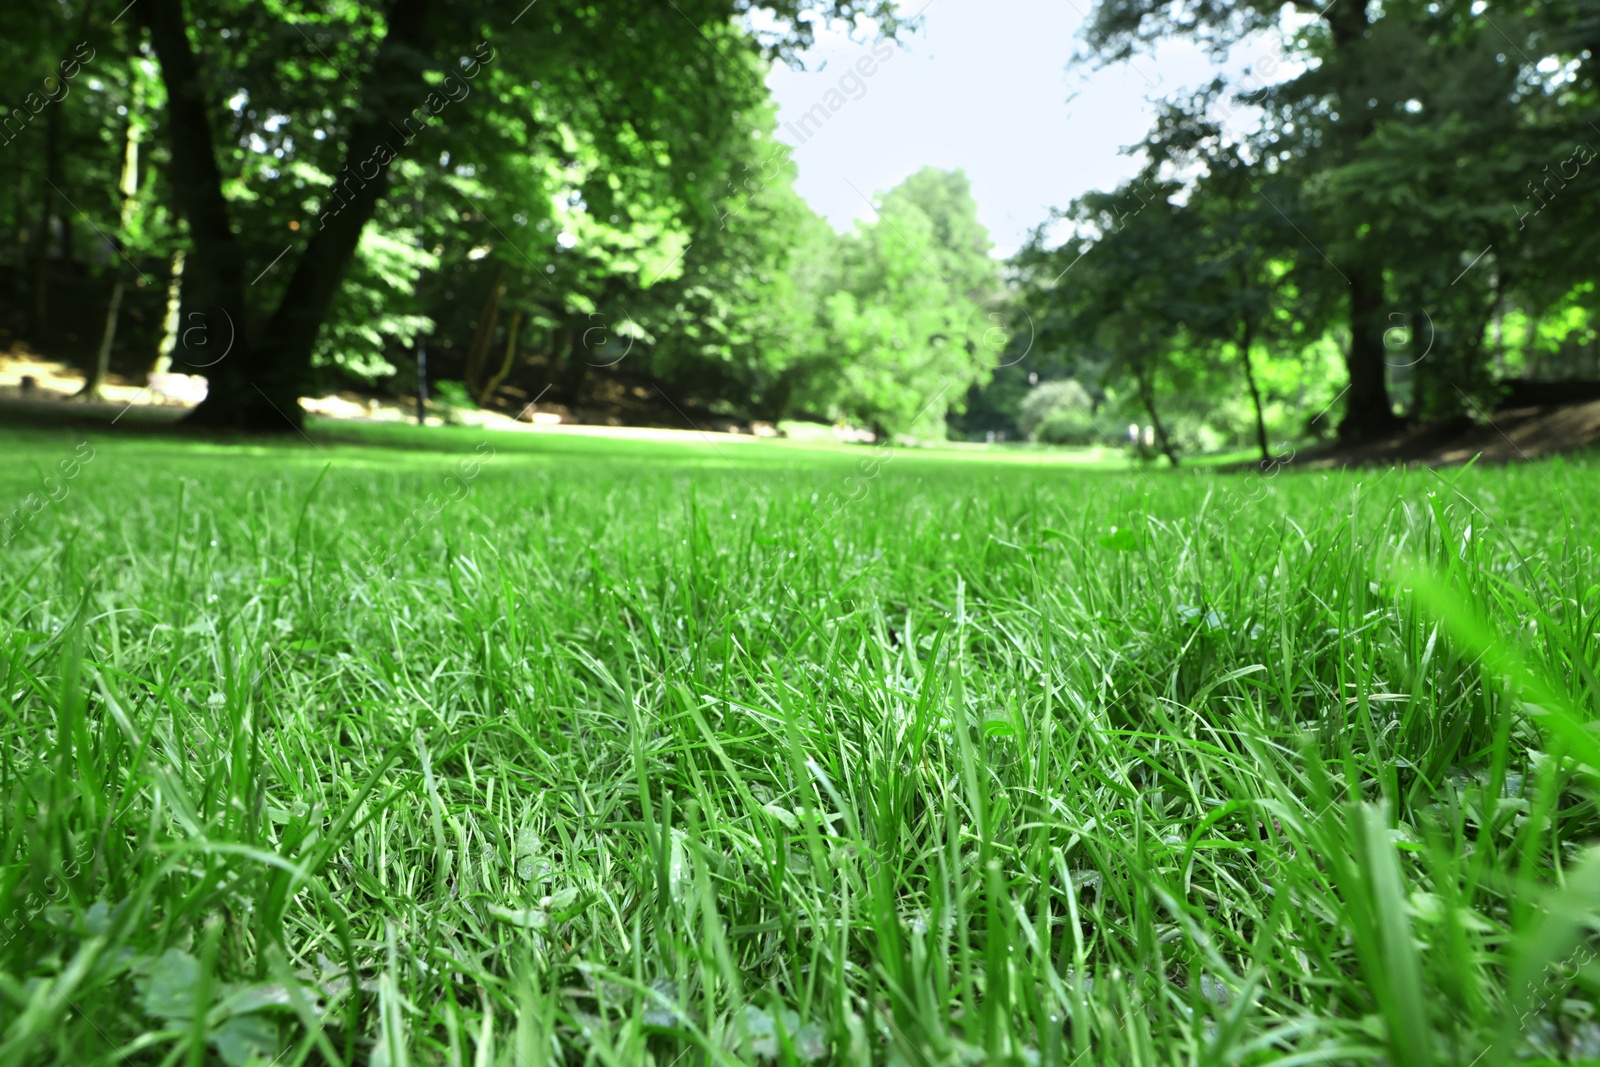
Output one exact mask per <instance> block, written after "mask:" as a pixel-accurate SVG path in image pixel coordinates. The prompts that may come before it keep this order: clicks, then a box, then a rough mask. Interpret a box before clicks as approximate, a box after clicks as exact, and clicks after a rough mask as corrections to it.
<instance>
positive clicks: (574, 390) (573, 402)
mask: <svg viewBox="0 0 1600 1067" xmlns="http://www.w3.org/2000/svg"><path fill="white" fill-rule="evenodd" d="M567 332H568V334H569V335H570V336H569V338H568V347H567V365H566V366H565V367H563V368H562V370H561V396H562V398H563V399H564V400H566V402H567V404H568V406H569V407H572V408H576V407H577V406H578V401H579V400H580V399H581V398H582V395H583V383H584V381H585V380H586V379H587V378H588V377H589V362H588V360H586V359H585V358H584V357H585V356H587V355H588V354H589V349H588V347H587V346H585V345H584V343H583V335H584V333H585V332H586V331H585V329H584V326H583V323H582V322H579V323H578V325H576V326H573V327H572V328H571V329H569V330H568V331H567Z"/></svg>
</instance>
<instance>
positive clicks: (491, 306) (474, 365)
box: [461, 266, 506, 394]
mask: <svg viewBox="0 0 1600 1067" xmlns="http://www.w3.org/2000/svg"><path fill="white" fill-rule="evenodd" d="M505 272H506V270H505V267H503V266H496V267H495V270H494V277H493V278H492V279H490V281H489V292H488V294H487V295H485V296H484V298H483V307H482V308H480V309H479V310H478V326H477V329H475V330H473V331H472V344H470V345H469V346H468V347H467V362H466V366H465V367H464V368H463V369H462V372H461V378H462V381H461V384H462V385H464V386H466V388H467V392H468V393H469V394H470V393H476V392H477V391H478V379H479V378H481V377H482V376H483V362H484V360H485V359H487V358H488V356H489V345H491V344H492V343H493V342H494V329H495V326H496V325H498V324H499V322H500V301H501V299H502V298H504V296H505V295H506V283H505V280H504V279H505Z"/></svg>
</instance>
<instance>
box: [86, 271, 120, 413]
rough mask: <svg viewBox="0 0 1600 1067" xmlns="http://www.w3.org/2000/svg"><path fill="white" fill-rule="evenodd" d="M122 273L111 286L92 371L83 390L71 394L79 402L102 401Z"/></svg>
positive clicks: (113, 340) (117, 312)
mask: <svg viewBox="0 0 1600 1067" xmlns="http://www.w3.org/2000/svg"><path fill="white" fill-rule="evenodd" d="M125 288H126V286H125V285H124V284H123V280H122V272H121V271H118V272H117V280H116V283H115V284H114V285H112V286H111V303H110V304H109V305H108V306H107V307H106V326H105V329H104V330H103V331H102V332H101V334H100V350H99V351H98V352H97V353H95V360H94V369H93V370H91V371H90V372H89V379H88V381H86V382H84V383H83V388H82V389H79V390H78V391H77V392H76V393H75V394H73V395H74V396H75V397H76V398H77V399H79V400H104V399H105V385H106V378H107V377H109V376H110V374H111V345H112V344H113V343H114V342H115V341H116V339H117V317H118V316H119V315H120V314H121V313H122V291H123V289H125Z"/></svg>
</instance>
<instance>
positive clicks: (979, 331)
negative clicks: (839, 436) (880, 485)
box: [800, 168, 1000, 438]
mask: <svg viewBox="0 0 1600 1067" xmlns="http://www.w3.org/2000/svg"><path fill="white" fill-rule="evenodd" d="M877 207H878V217H877V219H876V220H874V221H873V222H872V223H870V224H863V225H859V226H858V227H857V228H856V230H855V232H854V233H851V234H848V235H845V236H843V237H840V238H836V239H834V240H832V241H828V240H814V241H813V242H811V243H809V244H808V245H806V246H805V247H804V248H803V250H802V254H804V255H807V256H809V257H811V261H810V262H809V263H807V264H805V265H803V266H802V267H801V268H800V270H801V272H802V273H801V279H802V280H801V284H802V285H803V286H805V287H806V291H807V292H808V293H809V294H810V299H811V300H813V301H815V306H816V307H817V320H818V323H819V325H818V332H819V334H820V335H821V347H822V351H821V352H820V353H819V354H818V355H817V356H816V358H815V359H814V360H813V370H812V373H811V374H810V375H809V377H810V379H811V381H810V383H809V387H808V388H807V389H806V391H805V392H804V393H803V394H802V395H803V400H804V402H806V403H808V404H810V405H812V406H814V407H819V408H828V409H831V410H834V411H838V412H840V413H842V414H845V415H848V416H852V417H855V418H858V419H861V420H863V421H866V422H868V423H870V424H872V425H874V426H876V427H878V428H880V429H883V430H887V431H890V432H910V433H915V434H916V435H918V436H922V437H934V438H938V437H942V436H944V429H943V425H944V421H945V417H946V413H947V412H948V411H950V410H952V409H954V410H959V409H960V407H961V405H962V404H963V403H964V402H965V397H966V393H967V390H968V389H969V388H970V387H971V386H973V385H978V384H981V383H983V382H985V381H987V379H988V376H989V373H990V372H991V370H992V368H993V366H994V363H993V362H992V359H993V354H992V352H991V351H990V350H989V349H988V348H987V347H986V346H985V334H986V333H987V332H988V330H989V329H990V326H991V324H990V322H989V321H988V319H987V318H986V316H985V310H986V304H987V303H989V302H990V301H992V300H993V299H994V298H996V297H997V296H998V295H999V293H1000V272H999V265H998V263H996V262H995V261H994V260H993V259H992V258H991V257H990V255H989V249H990V243H989V238H988V234H987V233H986V232H985V231H984V229H983V227H982V225H981V224H980V223H979V222H978V221H977V206H976V204H974V202H973V200H972V195H971V192H970V189H969V186H968V183H967V179H966V176H965V175H963V174H962V173H960V172H959V171H938V170H933V169H931V168H928V169H924V170H922V171H919V172H918V173H916V174H914V175H912V176H911V177H910V178H907V179H906V181H905V182H903V183H902V184H901V185H899V186H897V187H895V188H894V189H892V190H890V191H889V192H888V193H886V194H884V196H883V197H882V198H881V199H880V201H879V202H878V205H877Z"/></svg>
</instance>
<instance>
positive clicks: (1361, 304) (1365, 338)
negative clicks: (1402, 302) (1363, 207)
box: [1322, 0, 1401, 444]
mask: <svg viewBox="0 0 1600 1067" xmlns="http://www.w3.org/2000/svg"><path fill="white" fill-rule="evenodd" d="M1322 17H1323V18H1324V19H1326V20H1327V23H1328V30H1329V35H1330V36H1331V37H1332V38H1333V46H1334V52H1335V63H1336V69H1335V74H1334V76H1335V77H1336V78H1337V79H1339V81H1338V85H1337V90H1336V91H1337V93H1338V96H1339V111H1340V114H1341V116H1342V118H1341V121H1340V126H1341V127H1342V128H1341V129H1340V131H1339V133H1340V137H1339V140H1340V142H1341V146H1342V149H1343V152H1344V154H1345V158H1346V160H1347V161H1348V160H1350V159H1353V158H1354V157H1355V155H1356V153H1357V152H1358V151H1359V150H1360V147H1361V145H1362V143H1363V142H1365V141H1366V140H1367V139H1368V138H1370V137H1371V136H1372V134H1373V131H1374V130H1375V129H1376V123H1375V116H1374V115H1373V114H1372V112H1371V111H1370V110H1369V109H1368V107H1367V101H1366V97H1367V93H1366V90H1365V89H1364V88H1363V87H1362V80H1363V79H1364V78H1365V77H1366V76H1367V75H1366V73H1365V69H1366V64H1365V63H1364V61H1363V57H1362V55H1361V50H1362V48H1363V47H1365V44H1366V39H1367V31H1368V29H1369V28H1370V26H1371V23H1370V20H1369V19H1368V18H1367V7H1366V5H1365V4H1363V3H1360V2H1359V0H1358V2H1356V3H1353V4H1352V3H1334V4H1328V5H1326V6H1325V7H1324V8H1323V9H1322ZM1339 269H1340V271H1341V272H1342V273H1343V274H1344V275H1345V277H1346V279H1347V280H1348V281H1349V283H1350V349H1349V351H1348V352H1347V353H1346V354H1345V368H1346V370H1347V372H1348V374H1349V383H1350V384H1349V389H1348V390H1347V391H1346V393H1345V409H1344V410H1345V416H1344V420H1343V421H1342V422H1340V423H1339V438H1340V440H1342V441H1344V442H1345V443H1347V444H1350V443H1354V442H1358V441H1364V440H1370V439H1371V438H1373V437H1379V436H1382V435H1383V434H1385V433H1389V432H1391V431H1393V430H1396V429H1398V428H1399V427H1400V425H1401V423H1400V419H1399V418H1398V417H1396V415H1395V413H1394V408H1393V406H1392V405H1391V403H1390V401H1389V385H1388V380H1387V378H1386V376H1385V370H1386V364H1385V362H1384V347H1383V334H1384V329H1385V325H1384V318H1383V266H1382V264H1381V263H1374V262H1372V261H1371V257H1370V256H1369V257H1367V258H1365V259H1363V258H1361V257H1359V256H1356V257H1352V258H1351V260H1350V261H1349V262H1346V263H1343V264H1340V267H1339Z"/></svg>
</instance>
